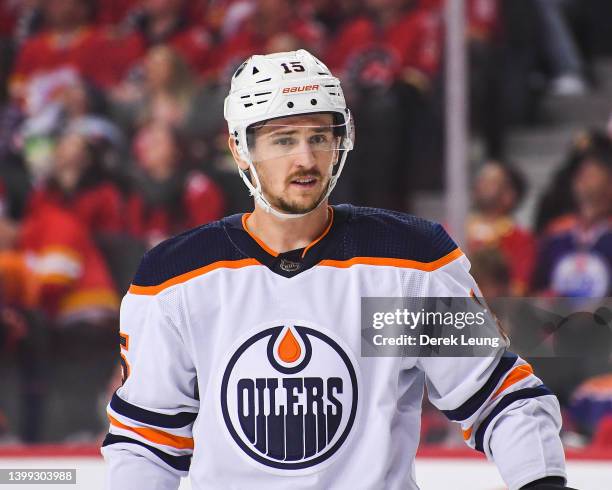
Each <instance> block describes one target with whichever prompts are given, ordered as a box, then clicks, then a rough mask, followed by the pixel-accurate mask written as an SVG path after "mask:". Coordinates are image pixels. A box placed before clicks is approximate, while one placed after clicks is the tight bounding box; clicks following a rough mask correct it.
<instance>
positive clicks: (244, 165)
mask: <svg viewBox="0 0 612 490" xmlns="http://www.w3.org/2000/svg"><path fill="white" fill-rule="evenodd" d="M227 144H228V146H229V149H230V151H231V152H232V156H233V157H234V161H235V162H236V165H238V167H240V168H241V169H242V170H248V168H249V164H248V163H247V162H245V161H244V160H243V158H242V157H241V156H240V153H239V152H238V146H237V145H236V140H235V138H234V137H233V136H232V135H230V136H229V138H228V140H227Z"/></svg>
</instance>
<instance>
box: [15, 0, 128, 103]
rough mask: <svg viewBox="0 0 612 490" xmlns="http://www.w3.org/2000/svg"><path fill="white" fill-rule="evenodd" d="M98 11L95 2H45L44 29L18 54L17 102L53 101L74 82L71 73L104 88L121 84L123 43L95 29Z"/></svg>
mask: <svg viewBox="0 0 612 490" xmlns="http://www.w3.org/2000/svg"><path fill="white" fill-rule="evenodd" d="M93 7H94V2H93V0H46V1H45V2H43V4H42V9H43V19H44V23H43V26H44V29H43V31H42V32H41V33H40V34H38V35H36V36H34V37H32V38H30V39H28V40H27V41H26V42H25V43H24V45H23V46H22V47H21V50H20V52H19V53H18V56H17V60H16V64H15V68H14V70H13V73H12V77H11V82H10V83H11V93H12V95H13V96H16V97H18V98H24V97H28V98H30V99H31V98H35V99H43V100H42V102H44V101H45V100H52V99H53V97H54V95H55V94H56V93H57V92H58V91H59V89H60V88H61V87H62V80H68V81H72V78H71V77H70V76H67V75H66V73H72V74H73V77H75V76H77V75H80V76H83V77H85V78H88V79H90V80H92V81H93V82H95V83H96V84H98V85H100V86H102V87H110V86H112V85H114V84H115V83H117V82H118V81H119V79H120V78H121V77H122V75H123V73H122V69H123V65H122V64H121V63H119V62H118V59H117V54H118V53H119V52H120V51H119V50H120V48H121V43H120V40H118V39H116V38H114V37H113V36H112V35H110V33H109V32H108V31H107V30H105V29H100V28H96V27H95V26H93V25H92V24H91V23H90V21H91V19H92V16H93ZM32 92H33V93H32ZM28 105H29V106H31V105H32V101H31V100H30V101H28ZM39 105H40V102H39V103H38V105H37V107H39ZM30 112H32V111H30Z"/></svg>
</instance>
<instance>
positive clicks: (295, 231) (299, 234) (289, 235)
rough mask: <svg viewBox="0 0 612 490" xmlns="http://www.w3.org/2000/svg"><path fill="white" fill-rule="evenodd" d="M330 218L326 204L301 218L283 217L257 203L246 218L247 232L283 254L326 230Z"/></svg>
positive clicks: (305, 243)
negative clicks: (269, 211) (265, 209)
mask: <svg viewBox="0 0 612 490" xmlns="http://www.w3.org/2000/svg"><path fill="white" fill-rule="evenodd" d="M330 219H331V213H330V212H329V211H328V206H327V203H323V204H321V205H320V206H319V207H318V208H317V209H315V210H314V211H312V212H310V213H308V214H307V215H305V216H302V217H301V218H295V219H282V218H279V217H277V216H274V215H273V214H272V213H267V212H266V211H264V210H263V209H262V208H260V207H259V206H255V210H254V211H253V213H252V214H251V215H250V216H249V217H248V219H247V220H246V224H247V226H248V229H249V232H250V233H251V234H252V235H255V236H256V237H257V238H258V239H259V240H261V241H262V242H264V243H265V244H266V246H267V247H269V248H271V249H272V250H274V251H276V252H278V253H283V252H288V251H289V250H296V249H299V248H304V247H307V246H308V245H309V244H310V243H311V242H313V241H314V240H316V239H317V238H319V237H320V236H321V235H322V233H323V232H324V231H325V229H326V228H327V226H328V224H329V220H330Z"/></svg>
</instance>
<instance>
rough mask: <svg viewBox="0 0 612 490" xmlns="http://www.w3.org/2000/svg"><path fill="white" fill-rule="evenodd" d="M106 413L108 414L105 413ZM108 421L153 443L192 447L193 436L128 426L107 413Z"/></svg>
mask: <svg viewBox="0 0 612 490" xmlns="http://www.w3.org/2000/svg"><path fill="white" fill-rule="evenodd" d="M107 415H108V414H107ZM108 419H109V420H110V423H111V424H112V425H114V426H115V427H119V428H120V429H125V430H129V431H132V432H134V433H136V434H138V435H139V436H141V437H144V438H145V439H146V440H147V441H151V442H154V443H155V444H163V445H164V446H172V447H174V448H176V449H193V438H191V437H181V436H173V435H172V434H168V433H167V432H164V431H163V430H159V429H150V428H146V427H129V426H127V425H125V424H122V423H121V422H119V421H118V420H117V419H116V418H114V417H113V416H111V415H108Z"/></svg>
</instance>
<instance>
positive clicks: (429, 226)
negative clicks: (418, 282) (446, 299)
mask: <svg viewBox="0 0 612 490" xmlns="http://www.w3.org/2000/svg"><path fill="white" fill-rule="evenodd" d="M337 208H338V210H341V211H342V212H346V213H348V219H347V226H346V232H345V236H344V240H343V244H342V246H341V247H338V248H337V249H336V254H339V255H340V256H337V257H330V258H332V259H336V260H348V259H351V258H353V257H386V258H393V259H409V260H416V261H419V262H433V261H434V260H437V259H439V258H441V257H444V256H445V255H447V254H448V253H450V252H452V251H453V250H455V249H456V248H457V244H456V243H455V242H454V241H453V239H452V238H451V237H450V236H449V235H448V233H446V231H445V230H444V228H443V227H442V225H440V224H439V223H436V222H433V221H429V220H426V219H424V218H418V217H416V216H412V215H410V214H406V213H401V212H399V211H389V210H386V209H377V208H366V207H356V206H351V205H346V204H343V205H340V206H337Z"/></svg>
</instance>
